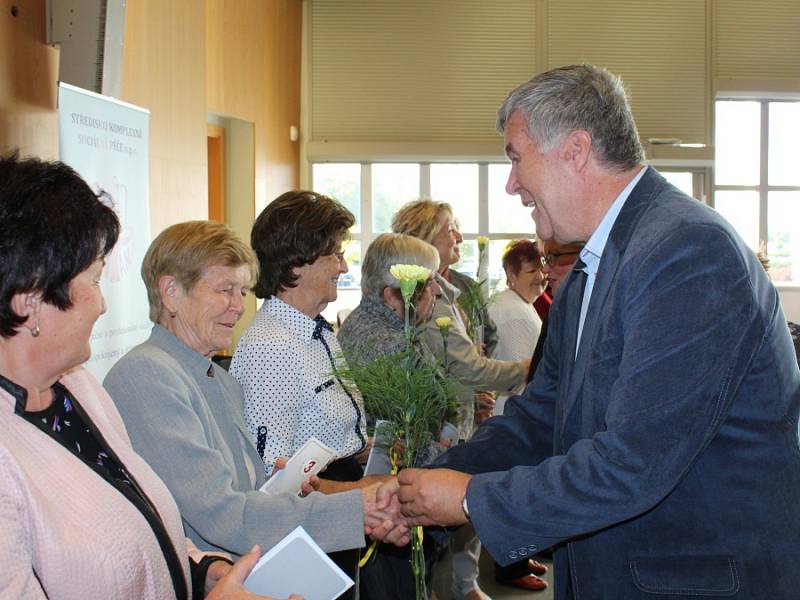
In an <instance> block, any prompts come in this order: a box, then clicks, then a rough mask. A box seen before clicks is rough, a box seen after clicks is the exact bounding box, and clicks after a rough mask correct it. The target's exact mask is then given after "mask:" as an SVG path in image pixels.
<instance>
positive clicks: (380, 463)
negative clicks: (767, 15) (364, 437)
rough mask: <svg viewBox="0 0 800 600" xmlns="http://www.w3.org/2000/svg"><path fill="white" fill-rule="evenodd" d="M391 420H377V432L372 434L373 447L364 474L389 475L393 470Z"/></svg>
mask: <svg viewBox="0 0 800 600" xmlns="http://www.w3.org/2000/svg"><path fill="white" fill-rule="evenodd" d="M389 426H390V423H389V421H380V420H377V421H375V434H374V435H373V436H372V449H371V450H370V451H369V458H367V466H365V467H364V475H388V474H389V473H391V472H392V459H391V458H390V457H389V448H390V447H391V445H392V435H391V431H389V430H388V427H389Z"/></svg>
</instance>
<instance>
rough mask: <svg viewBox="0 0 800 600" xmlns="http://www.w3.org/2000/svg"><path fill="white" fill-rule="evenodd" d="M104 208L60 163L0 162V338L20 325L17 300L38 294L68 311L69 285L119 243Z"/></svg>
mask: <svg viewBox="0 0 800 600" xmlns="http://www.w3.org/2000/svg"><path fill="white" fill-rule="evenodd" d="M106 200H107V196H106V195H105V194H104V193H102V192H101V193H99V194H95V193H94V192H93V191H92V189H91V188H90V187H89V186H88V185H87V184H86V182H85V181H84V180H83V179H81V176H80V175H78V174H77V173H76V172H75V171H74V170H73V169H71V168H70V167H68V166H67V165H65V164H64V163H61V162H46V161H42V160H39V159H36V158H25V159H20V158H19V157H18V156H17V154H16V153H15V154H12V155H10V156H6V157H3V156H0V230H2V232H3V235H2V239H0V336H2V337H5V338H10V337H13V336H14V335H16V333H17V330H18V328H19V327H20V326H21V325H22V324H23V323H24V322H25V317H22V316H20V315H18V314H17V313H16V312H14V309H13V308H11V299H12V298H13V297H14V295H16V294H24V293H28V292H39V293H41V296H42V300H43V301H44V302H47V303H48V304H52V305H53V306H55V307H57V308H59V309H60V310H68V309H69V308H71V307H72V299H71V298H70V295H69V286H70V282H72V280H73V279H74V278H75V277H76V276H77V275H79V274H80V273H82V272H83V271H85V270H86V269H88V268H89V266H91V264H92V263H93V262H94V261H96V260H98V259H102V258H105V256H106V255H107V254H108V253H109V252H111V249H112V248H113V247H114V244H116V243H117V238H118V237H119V230H120V225H119V220H118V219H117V215H116V214H115V213H114V211H113V210H112V209H111V207H110V206H109V205H108V202H106ZM108 200H109V201H110V199H108Z"/></svg>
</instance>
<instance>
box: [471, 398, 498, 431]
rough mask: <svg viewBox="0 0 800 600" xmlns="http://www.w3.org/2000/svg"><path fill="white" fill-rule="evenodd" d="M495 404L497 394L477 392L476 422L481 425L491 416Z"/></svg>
mask: <svg viewBox="0 0 800 600" xmlns="http://www.w3.org/2000/svg"><path fill="white" fill-rule="evenodd" d="M494 405H495V396H494V394H493V393H492V392H477V393H476V394H475V424H477V425H480V424H481V423H483V422H484V421H485V420H486V419H488V418H489V417H491V416H492V412H494Z"/></svg>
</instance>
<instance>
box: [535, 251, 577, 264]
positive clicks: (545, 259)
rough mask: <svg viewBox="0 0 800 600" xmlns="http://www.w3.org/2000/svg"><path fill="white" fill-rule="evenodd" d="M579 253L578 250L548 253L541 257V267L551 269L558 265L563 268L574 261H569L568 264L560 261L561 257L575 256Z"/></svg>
mask: <svg viewBox="0 0 800 600" xmlns="http://www.w3.org/2000/svg"><path fill="white" fill-rule="evenodd" d="M580 253H581V251H580V250H573V251H571V252H548V253H547V254H545V255H544V256H542V257H541V259H540V260H541V261H542V266H543V267H552V266H553V265H559V266H562V267H564V266H566V265H568V264H571V263H573V262H575V261H574V260H570V261H569V262H566V261H562V260H561V257H562V256H577V255H578V254H580Z"/></svg>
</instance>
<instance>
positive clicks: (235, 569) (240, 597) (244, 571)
mask: <svg viewBox="0 0 800 600" xmlns="http://www.w3.org/2000/svg"><path fill="white" fill-rule="evenodd" d="M259 558H261V548H259V547H258V546H254V547H253V549H252V550H250V552H248V553H247V554H245V555H244V556H242V558H240V559H239V560H238V561H236V564H235V565H233V566H230V565H228V564H227V563H224V562H222V561H217V562H215V563H213V564H212V565H211V567H209V578H211V577H212V576H218V575H220V574H221V572H222V571H223V570H226V571H227V573H225V575H224V576H222V577H220V579H219V581H218V582H217V583H216V585H214V588H213V589H212V590H211V592H209V594H208V595H207V596H206V600H256V599H261V600H273V599H272V598H269V597H268V596H259V595H257V594H253V593H252V592H248V591H247V590H246V589H245V588H244V585H243V583H244V580H245V579H247V576H248V575H249V574H250V571H252V570H253V567H254V566H256V563H257V562H258V559H259ZM220 563H221V565H224V567H227V569H224V568H223V567H222V566H217V565H220ZM215 567H216V568H215ZM212 568H214V569H215V573H214V575H212V573H211V569H212ZM289 600H303V597H302V596H298V595H297V594H292V595H291V596H289Z"/></svg>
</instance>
